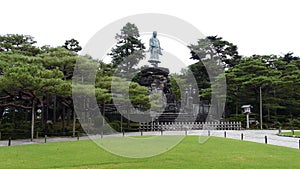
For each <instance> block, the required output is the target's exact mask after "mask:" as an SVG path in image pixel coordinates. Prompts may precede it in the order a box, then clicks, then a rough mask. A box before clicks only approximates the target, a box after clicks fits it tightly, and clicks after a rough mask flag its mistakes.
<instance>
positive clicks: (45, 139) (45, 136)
mask: <svg viewBox="0 0 300 169" xmlns="http://www.w3.org/2000/svg"><path fill="white" fill-rule="evenodd" d="M45 143H47V135H45Z"/></svg>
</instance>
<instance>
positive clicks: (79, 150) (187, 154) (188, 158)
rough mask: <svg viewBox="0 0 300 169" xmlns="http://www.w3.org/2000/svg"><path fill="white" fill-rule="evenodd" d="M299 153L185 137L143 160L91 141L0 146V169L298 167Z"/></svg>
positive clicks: (292, 150)
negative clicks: (123, 155) (115, 153)
mask: <svg viewBox="0 0 300 169" xmlns="http://www.w3.org/2000/svg"><path fill="white" fill-rule="evenodd" d="M299 157H300V150H298V149H292V148H285V147H279V146H272V145H265V144H259V143H253V142H247V141H239V140H232V139H225V138H217V137H210V138H209V140H208V141H207V142H205V143H204V144H199V143H198V137H196V136H188V137H186V138H184V140H183V141H182V142H181V143H180V144H178V145H177V146H176V147H175V148H173V149H171V150H170V151H168V152H166V153H164V154H161V155H158V156H154V157H151V158H144V159H129V158H123V157H119V156H116V155H113V154H110V153H108V152H106V151H104V150H102V149H101V148H99V147H98V146H97V145H96V144H95V143H94V142H92V141H90V140H84V141H72V142H60V143H47V144H36V145H23V146H12V147H0V168H5V169H10V168H22V169H25V168H30V169H33V168H43V169H44V168H68V169H69V168H72V169H86V168H89V169H98V168H172V169H173V168H184V169H185V168H204V169H207V168H230V169H233V168H238V169H241V168H247V169H248V168H264V169H265V168H299V167H300V160H299Z"/></svg>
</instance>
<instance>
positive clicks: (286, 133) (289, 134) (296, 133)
mask: <svg viewBox="0 0 300 169" xmlns="http://www.w3.org/2000/svg"><path fill="white" fill-rule="evenodd" d="M280 134H284V135H288V136H293V133H292V132H281V133H280ZM294 135H295V136H300V131H295V132H294Z"/></svg>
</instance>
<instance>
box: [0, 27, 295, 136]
mask: <svg viewBox="0 0 300 169" xmlns="http://www.w3.org/2000/svg"><path fill="white" fill-rule="evenodd" d="M115 38H116V40H117V44H116V46H115V47H113V49H112V50H111V52H110V53H109V55H111V56H112V63H103V62H102V61H99V60H94V59H92V58H91V57H90V56H81V57H79V55H78V54H77V52H78V51H80V50H81V47H80V45H79V42H78V41H77V40H75V39H71V40H67V41H65V44H63V45H62V46H59V47H50V46H47V45H46V46H42V47H37V46H36V41H34V38H33V37H32V36H27V35H18V34H7V35H0V132H1V137H2V139H3V138H6V137H13V138H25V137H30V135H31V128H32V121H33V120H34V131H35V132H34V133H35V134H36V133H37V132H39V133H40V134H41V135H44V134H47V135H75V132H83V130H82V128H81V125H80V124H79V123H78V120H76V114H75V113H74V108H73V100H72V77H73V72H74V69H75V64H76V60H77V59H78V58H81V59H86V60H93V62H95V63H97V66H98V69H97V73H96V81H95V88H96V89H95V94H96V98H97V102H98V106H99V107H100V110H101V111H102V113H103V112H104V111H105V110H106V106H105V105H106V104H112V99H111V98H112V96H111V84H110V82H111V80H112V79H113V75H114V74H119V75H120V76H118V80H119V81H120V83H119V84H120V87H119V88H120V90H122V86H123V85H122V83H127V82H128V81H131V79H127V77H126V75H124V77H123V76H122V74H124V72H125V73H126V72H127V73H128V72H136V71H138V70H139V69H138V68H136V66H137V65H138V62H139V61H140V60H141V59H144V58H145V46H144V44H143V43H142V42H141V40H140V35H139V31H138V28H137V27H136V26H135V25H134V24H131V23H127V24H126V25H125V26H124V27H123V28H122V29H121V32H120V33H119V34H117V36H116V37H115ZM188 47H189V48H190V50H191V58H186V59H194V60H197V62H196V63H195V64H192V65H190V66H189V67H188V68H187V69H185V70H183V71H182V73H181V74H172V77H174V78H173V79H171V83H173V84H176V83H182V84H186V85H188V82H189V79H188V78H187V77H190V76H188V75H187V74H189V73H191V72H192V74H193V76H194V77H195V79H196V81H197V85H198V89H199V97H200V99H201V100H207V101H208V102H209V101H210V97H211V84H210V79H209V77H208V73H207V70H206V68H205V66H204V64H203V60H205V59H210V60H213V61H214V62H216V63H217V64H218V65H220V66H222V67H223V68H224V69H225V70H226V71H225V77H226V82H227V98H226V107H225V111H222V112H220V113H222V120H227V121H242V122H244V121H245V115H244V114H242V113H241V111H242V110H241V106H242V105H244V104H250V105H252V106H253V108H252V112H253V113H252V115H251V118H252V119H253V120H257V121H259V96H260V90H261V94H262V103H263V106H262V107H263V127H264V128H278V127H283V128H300V116H299V108H300V105H299V104H300V100H299V98H300V78H299V77H300V69H299V68H300V59H299V57H297V56H294V55H293V53H287V54H284V55H283V56H277V55H253V56H241V55H239V53H238V48H237V46H236V45H234V44H232V43H230V42H228V41H226V40H223V39H222V38H221V37H218V36H209V37H206V38H205V39H199V41H198V42H197V43H196V44H191V45H189V46H188ZM208 56H209V57H208ZM201 60H202V61H201ZM86 67H87V68H88V67H89V66H88V64H87V65H86ZM187 70H190V71H187ZM138 78H139V77H138V76H137V77H135V78H134V79H133V82H131V83H130V92H129V94H130V96H129V99H130V100H122V101H123V102H124V103H129V102H131V103H132V104H133V105H134V107H136V108H140V109H143V110H146V109H148V108H149V106H150V105H152V106H154V107H155V104H156V103H155V99H151V98H149V97H148V96H147V95H148V89H147V88H145V87H142V86H140V85H138V83H136V82H137V81H138ZM174 79H177V80H178V81H177V82H174ZM172 87H173V91H174V92H176V91H178V89H176V85H174V86H172ZM82 92H84V90H83V91H82ZM177 94H178V95H180V92H177ZM178 98H180V97H178ZM124 105H126V104H124ZM124 109H126V106H125V107H124ZM128 111H130V110H128ZM220 111H221V110H220ZM87 118H89V117H87ZM107 120H108V121H109V120H110V119H107ZM124 122H126V119H124ZM96 123H98V121H97V119H92V125H91V126H90V127H93V124H96ZM109 123H111V124H112V125H113V126H114V127H115V128H116V129H117V130H119V128H120V120H116V119H114V120H113V121H109ZM130 125H131V124H130V121H127V127H128V128H130ZM95 126H96V125H95ZM258 126H259V125H258V124H252V126H251V127H253V128H256V127H258ZM125 127H126V125H125Z"/></svg>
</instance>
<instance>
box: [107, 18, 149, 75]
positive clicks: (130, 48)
mask: <svg viewBox="0 0 300 169" xmlns="http://www.w3.org/2000/svg"><path fill="white" fill-rule="evenodd" d="M139 37H140V35H139V30H138V28H137V27H136V25H135V24H132V23H127V24H126V25H125V26H124V27H123V28H122V29H121V33H120V34H117V35H116V37H115V38H116V40H117V41H118V42H117V45H116V46H115V47H114V48H113V49H112V50H111V53H109V55H111V56H112V64H113V66H114V67H117V68H118V72H121V73H124V72H125V73H126V72H127V73H128V72H133V71H134V70H135V69H134V66H136V65H137V64H138V63H139V61H140V60H142V59H143V58H145V51H144V49H145V46H144V44H143V43H142V42H141V40H140V39H139Z"/></svg>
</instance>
